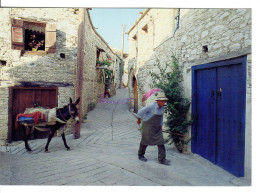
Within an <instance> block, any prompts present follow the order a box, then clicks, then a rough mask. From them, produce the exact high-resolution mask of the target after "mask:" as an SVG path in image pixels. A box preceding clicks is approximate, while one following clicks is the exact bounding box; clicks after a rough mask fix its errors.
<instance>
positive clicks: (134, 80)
mask: <svg viewBox="0 0 260 193" xmlns="http://www.w3.org/2000/svg"><path fill="white" fill-rule="evenodd" d="M133 88H134V113H137V112H138V85H137V80H136V78H135V76H134V77H133Z"/></svg>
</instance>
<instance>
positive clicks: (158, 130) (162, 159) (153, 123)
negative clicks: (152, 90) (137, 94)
mask: <svg viewBox="0 0 260 193" xmlns="http://www.w3.org/2000/svg"><path fill="white" fill-rule="evenodd" d="M167 100H168V99H167V98H166V96H165V94H164V93H162V92H160V93H158V96H157V98H156V102H154V103H151V104H149V105H147V106H145V107H143V108H142V109H140V110H139V111H138V113H137V117H138V120H137V124H140V123H141V119H142V120H143V130H142V140H141V142H140V147H139V151H138V157H139V159H140V160H141V161H144V162H146V161H147V159H146V158H145V157H144V154H145V150H146V148H147V146H148V145H157V146H158V161H159V163H160V164H164V165H169V163H170V161H169V160H167V159H166V150H165V146H164V143H165V142H164V139H163V135H162V125H163V113H164V104H165V102H166V101H167Z"/></svg>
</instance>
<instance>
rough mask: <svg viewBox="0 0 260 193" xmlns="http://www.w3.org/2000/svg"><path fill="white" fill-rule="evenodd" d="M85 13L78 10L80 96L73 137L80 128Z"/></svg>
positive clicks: (77, 83) (77, 94)
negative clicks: (77, 121)
mask: <svg viewBox="0 0 260 193" xmlns="http://www.w3.org/2000/svg"><path fill="white" fill-rule="evenodd" d="M85 15H86V9H84V8H81V9H80V10H79V17H80V20H79V21H80V22H79V23H80V24H79V29H78V51H77V71H76V90H75V95H76V98H75V100H76V99H78V98H80V102H79V104H78V113H79V118H80V122H79V123H78V124H75V125H74V138H75V139H78V138H80V129H81V122H82V100H83V99H82V88H83V71H84V44H85Z"/></svg>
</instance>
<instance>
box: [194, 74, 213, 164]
mask: <svg viewBox="0 0 260 193" xmlns="http://www.w3.org/2000/svg"><path fill="white" fill-rule="evenodd" d="M215 90H216V69H204V70H200V71H198V72H197V106H198V107H199V108H197V115H196V120H197V121H196V124H197V135H196V137H197V138H196V144H197V145H196V152H197V153H198V154H199V155H201V156H202V157H204V158H206V159H208V160H210V161H212V162H215V148H214V146H215V123H214V121H212V120H213V119H214V118H215Z"/></svg>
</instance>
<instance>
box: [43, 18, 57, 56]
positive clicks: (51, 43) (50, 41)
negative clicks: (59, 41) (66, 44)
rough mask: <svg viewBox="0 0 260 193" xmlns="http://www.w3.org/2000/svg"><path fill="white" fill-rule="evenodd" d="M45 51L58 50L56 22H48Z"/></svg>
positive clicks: (52, 51) (53, 51)
mask: <svg viewBox="0 0 260 193" xmlns="http://www.w3.org/2000/svg"><path fill="white" fill-rule="evenodd" d="M45 51H46V52H48V53H55V52H56V24H53V23H47V24H46V33H45Z"/></svg>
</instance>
